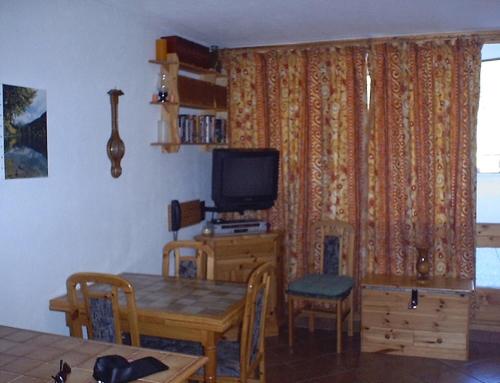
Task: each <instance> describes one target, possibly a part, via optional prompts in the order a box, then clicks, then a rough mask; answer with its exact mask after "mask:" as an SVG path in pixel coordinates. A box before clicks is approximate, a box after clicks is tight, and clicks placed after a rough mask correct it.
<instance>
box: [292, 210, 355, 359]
mask: <svg viewBox="0 0 500 383" xmlns="http://www.w3.org/2000/svg"><path fill="white" fill-rule="evenodd" d="M313 233H314V240H313V241H311V247H310V252H309V261H310V262H309V272H310V273H309V274H306V275H305V276H303V277H302V278H299V279H297V280H295V281H293V282H291V283H289V285H288V290H287V295H288V345H289V347H290V348H292V347H293V323H294V317H295V316H296V315H298V314H299V313H300V312H306V313H307V314H308V315H309V331H310V332H313V331H314V317H315V315H321V316H327V317H335V318H336V321H337V352H338V353H341V352H342V325H343V322H344V320H345V319H346V318H347V317H348V318H349V321H348V334H349V336H352V335H353V294H352V289H353V286H354V279H353V274H354V228H353V227H352V226H351V225H350V224H348V223H347V222H342V221H338V220H322V221H320V222H318V223H316V224H315V225H314V227H313ZM315 261H319V262H316V263H315ZM313 271H315V273H311V272H313ZM295 302H297V303H299V305H300V307H299V308H298V309H297V310H296V311H294V310H295V308H294V303H295ZM332 305H334V306H335V308H336V311H335V313H333V312H331V310H329V307H331V306H332Z"/></svg>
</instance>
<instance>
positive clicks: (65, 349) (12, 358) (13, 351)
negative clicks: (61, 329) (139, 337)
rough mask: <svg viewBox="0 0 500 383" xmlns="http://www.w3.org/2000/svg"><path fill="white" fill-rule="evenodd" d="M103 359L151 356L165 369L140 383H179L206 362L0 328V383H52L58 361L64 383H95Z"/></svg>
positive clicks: (131, 348)
mask: <svg viewBox="0 0 500 383" xmlns="http://www.w3.org/2000/svg"><path fill="white" fill-rule="evenodd" d="M103 355H121V356H123V357H125V358H127V359H130V360H135V359H139V358H143V357H146V356H153V357H155V358H157V359H159V360H161V361H162V362H163V363H165V364H166V365H167V366H169V369H168V370H167V371H163V372H160V373H157V374H154V375H150V376H147V377H144V378H143V379H141V380H140V381H145V382H150V383H160V382H161V383H167V382H172V383H174V382H175V383H176V382H183V381H184V380H185V379H187V378H188V377H189V376H191V375H192V374H193V373H194V372H196V370H198V368H200V367H201V366H202V365H203V364H205V363H206V360H207V358H205V357H196V356H191V355H184V354H176V353H172V352H163V351H156V350H148V349H144V348H138V347H129V346H120V345H115V344H109V343H100V342H94V341H88V340H83V339H80V338H72V337H67V336H61V335H54V334H45V333H40V332H36V331H29V330H21V329H17V328H13V327H6V326H0V383H11V382H14V381H15V383H49V382H53V379H52V378H51V376H52V375H55V374H56V373H57V372H58V370H59V361H60V360H61V359H62V360H64V361H65V362H67V363H68V364H69V365H70V366H71V369H72V371H71V374H69V375H68V378H67V380H66V383H87V382H88V383H95V380H94V378H93V377H92V370H93V367H94V363H95V360H96V358H97V357H98V356H103Z"/></svg>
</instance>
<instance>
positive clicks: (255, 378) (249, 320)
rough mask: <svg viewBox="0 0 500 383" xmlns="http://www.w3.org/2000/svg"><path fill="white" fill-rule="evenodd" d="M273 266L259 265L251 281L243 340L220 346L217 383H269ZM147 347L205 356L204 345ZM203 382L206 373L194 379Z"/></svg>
mask: <svg viewBox="0 0 500 383" xmlns="http://www.w3.org/2000/svg"><path fill="white" fill-rule="evenodd" d="M272 273H273V266H272V264H271V263H264V264H262V265H260V266H258V267H257V268H256V269H255V270H254V271H253V272H252V274H250V277H249V279H248V283H247V293H246V298H245V309H244V314H243V321H242V325H241V326H242V328H241V337H240V339H239V341H236V342H231V341H226V340H222V341H219V342H218V344H217V381H221V382H233V383H235V382H241V383H247V382H260V383H265V381H266V379H265V348H264V344H265V343H264V340H265V326H266V314H267V309H268V302H269V289H270V285H271V275H272ZM146 346H147V347H150V348H158V349H162V350H165V351H175V352H183V353H188V354H193V355H202V354H203V348H202V346H201V344H200V343H197V342H187V341H176V343H175V344H174V343H172V342H170V341H168V340H167V341H166V343H164V344H161V342H157V343H156V344H151V343H150V344H147V345H146ZM192 379H193V380H199V381H203V379H204V377H203V370H200V371H198V374H197V375H196V376H194V377H192Z"/></svg>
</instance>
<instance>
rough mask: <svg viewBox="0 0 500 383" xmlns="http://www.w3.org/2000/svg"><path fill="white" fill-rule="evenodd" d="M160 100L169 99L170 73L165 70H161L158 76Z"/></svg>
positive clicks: (165, 100)
mask: <svg viewBox="0 0 500 383" xmlns="http://www.w3.org/2000/svg"><path fill="white" fill-rule="evenodd" d="M158 101H159V102H167V101H168V74H167V73H166V72H164V71H161V72H160V75H159V77H158Z"/></svg>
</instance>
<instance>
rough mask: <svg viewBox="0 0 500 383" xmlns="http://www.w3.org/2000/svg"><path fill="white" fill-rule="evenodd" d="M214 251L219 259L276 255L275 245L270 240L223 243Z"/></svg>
mask: <svg viewBox="0 0 500 383" xmlns="http://www.w3.org/2000/svg"><path fill="white" fill-rule="evenodd" d="M214 251H215V252H216V253H217V256H218V257H221V258H223V257H228V256H235V255H239V256H247V257H248V256H251V255H256V256H262V255H267V254H268V255H270V256H272V255H273V254H275V243H274V241H269V240H259V241H253V242H252V243H250V242H246V243H245V242H240V243H238V242H236V241H234V242H233V241H223V242H222V241H221V242H219V243H215V246H214Z"/></svg>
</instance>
